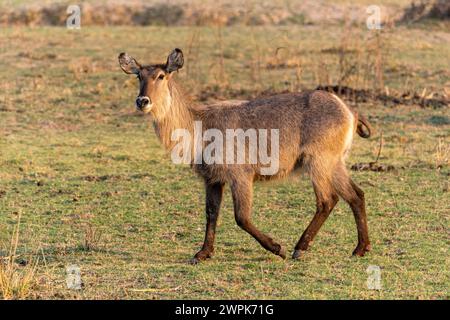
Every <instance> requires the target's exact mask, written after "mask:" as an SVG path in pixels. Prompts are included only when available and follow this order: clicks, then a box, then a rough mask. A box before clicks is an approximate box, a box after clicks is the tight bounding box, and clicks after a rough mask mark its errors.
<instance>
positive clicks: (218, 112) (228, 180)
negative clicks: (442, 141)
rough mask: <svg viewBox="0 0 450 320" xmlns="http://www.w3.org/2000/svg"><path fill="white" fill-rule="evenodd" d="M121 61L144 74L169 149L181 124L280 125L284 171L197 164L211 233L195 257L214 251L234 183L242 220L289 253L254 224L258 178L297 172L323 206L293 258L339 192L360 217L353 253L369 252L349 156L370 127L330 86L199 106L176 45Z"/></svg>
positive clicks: (147, 109)
mask: <svg viewBox="0 0 450 320" xmlns="http://www.w3.org/2000/svg"><path fill="white" fill-rule="evenodd" d="M118 59H119V65H120V67H121V69H122V70H123V71H124V72H125V73H127V74H134V75H136V76H137V78H138V79H139V88H140V90H139V95H138V97H137V99H136V108H137V109H138V110H139V111H142V112H144V113H150V114H151V115H152V118H153V126H154V129H155V132H156V135H157V137H158V138H159V140H160V141H161V143H162V144H163V145H164V147H165V148H166V149H167V150H169V151H171V150H172V149H173V148H174V145H175V142H174V141H172V139H171V133H172V132H173V131H174V130H176V129H178V128H183V129H186V130H188V131H189V132H192V131H193V123H194V121H201V122H202V125H203V129H202V130H207V129H216V130H219V131H220V132H225V131H226V130H227V129H228V128H242V129H244V130H246V129H250V128H263V129H278V130H279V151H278V152H279V153H278V155H279V170H278V171H277V172H276V173H274V174H272V175H262V174H261V167H262V164H261V163H260V162H258V163H256V164H250V163H243V164H242V163H241V164H215V163H213V164H207V163H205V162H204V161H200V163H191V167H192V168H193V170H194V171H195V172H196V173H197V174H198V175H199V176H200V177H201V178H203V180H204V185H205V190H206V231H205V238H204V242H203V246H202V248H201V249H200V251H198V252H197V253H196V254H195V256H194V258H193V259H192V260H191V262H192V263H194V264H196V263H198V262H200V261H203V260H206V259H208V258H211V257H212V255H213V252H214V239H215V233H216V224H217V219H218V217H219V211H220V207H221V202H222V196H223V191H224V186H225V185H226V184H228V185H229V186H230V188H231V194H232V199H233V206H234V216H235V220H236V223H237V225H238V226H239V227H240V228H242V229H243V230H245V231H246V232H247V233H249V234H250V235H251V236H253V237H254V238H255V239H256V240H257V241H258V242H259V243H260V244H261V246H262V247H264V248H265V249H266V250H268V251H270V252H272V253H273V254H275V255H278V256H280V257H281V258H283V259H285V258H286V250H285V248H284V247H283V246H282V245H281V244H279V243H278V242H276V241H275V240H273V239H272V238H271V237H270V236H268V235H267V234H265V233H263V232H261V231H260V230H259V229H257V228H256V227H255V225H254V224H253V223H252V220H251V212H252V198H253V184H254V182H255V181H258V180H272V179H280V178H284V177H286V176H287V175H288V174H290V173H291V172H294V171H299V170H300V171H301V172H304V173H306V174H307V175H308V176H309V178H310V179H311V182H312V185H313V188H314V193H315V196H316V207H317V209H316V213H315V215H314V217H313V219H312V221H311V222H310V224H309V225H308V227H307V228H306V230H305V231H304V232H303V234H302V235H301V237H300V239H299V240H298V242H297V245H296V246H295V249H294V252H293V254H292V258H293V259H298V258H299V257H301V256H302V254H303V253H304V252H305V251H306V250H307V249H308V248H309V246H310V243H311V242H312V241H313V239H314V237H315V236H316V234H317V232H318V231H319V229H320V227H321V226H322V225H323V223H324V222H325V220H326V219H327V218H328V216H329V215H330V213H331V211H332V210H333V208H334V207H335V205H336V203H337V202H338V200H339V198H342V199H343V200H345V201H346V202H347V203H348V204H349V206H350V208H351V210H352V211H353V215H354V218H355V222H356V227H357V235H358V244H357V246H356V248H355V249H354V251H353V255H356V256H364V254H365V253H366V252H367V251H370V249H371V245H370V241H369V235H368V229H367V217H366V208H365V200H364V192H363V191H362V190H361V189H360V188H359V187H358V186H357V185H356V184H355V183H354V182H353V181H352V179H351V178H350V176H349V174H348V172H347V170H346V167H345V159H346V156H347V155H348V153H349V151H350V147H351V144H352V140H353V137H354V135H355V133H358V135H359V136H361V137H363V138H368V137H369V136H370V135H371V126H370V124H369V123H368V121H367V120H366V119H365V118H364V117H362V116H360V115H358V114H357V113H356V112H355V111H352V110H351V109H350V108H349V107H348V106H347V105H346V104H345V103H344V102H343V101H342V100H341V99H340V98H338V97H337V96H336V95H334V94H332V93H329V92H327V91H320V90H313V91H305V92H296V93H285V94H277V95H273V96H269V97H261V98H257V99H255V100H251V101H241V102H224V103H222V104H221V103H219V104H215V105H207V106H199V105H195V104H193V103H191V102H190V101H189V100H188V99H187V98H186V97H185V95H184V93H183V91H182V90H181V88H180V87H179V85H178V84H177V83H176V82H175V79H174V74H175V71H178V70H180V69H181V68H182V67H183V64H184V57H183V53H182V51H181V50H180V49H178V48H177V49H174V50H173V51H172V52H171V53H170V54H169V56H168V57H167V61H166V63H163V64H152V65H141V64H139V63H138V62H137V61H136V60H135V59H134V58H133V57H131V56H130V55H128V54H127V53H121V54H120V55H119V57H118Z"/></svg>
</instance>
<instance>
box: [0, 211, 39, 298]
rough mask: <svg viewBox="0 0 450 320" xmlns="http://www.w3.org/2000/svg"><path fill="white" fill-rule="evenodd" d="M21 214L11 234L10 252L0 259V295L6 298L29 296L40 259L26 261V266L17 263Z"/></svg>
mask: <svg viewBox="0 0 450 320" xmlns="http://www.w3.org/2000/svg"><path fill="white" fill-rule="evenodd" d="M21 216H22V215H21V212H20V211H19V213H18V216H17V224H16V226H15V227H14V230H13V233H12V236H11V243H10V247H9V254H8V256H6V257H2V260H0V295H1V298H2V299H4V300H10V299H24V298H27V297H28V295H29V294H30V291H31V289H32V287H33V285H34V284H35V273H36V268H37V265H38V261H36V262H33V261H31V260H30V261H26V262H25V266H20V265H19V264H18V263H16V258H17V256H16V254H17V246H18V244H19V230H20V219H21Z"/></svg>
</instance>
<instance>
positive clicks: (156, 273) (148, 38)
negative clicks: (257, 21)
mask: <svg viewBox="0 0 450 320" xmlns="http://www.w3.org/2000/svg"><path fill="white" fill-rule="evenodd" d="M222 31H223V39H222V41H223V45H224V52H223V55H224V57H225V75H223V74H222V75H221V74H220V73H219V71H218V70H217V68H216V64H217V61H218V59H219V58H218V57H219V55H220V52H219V51H218V50H217V43H218V41H219V40H218V38H217V30H214V29H210V28H158V27H151V28H126V27H123V28H122V27H121V28H82V29H81V30H80V31H68V30H65V29H61V28H39V29H29V28H16V29H13V28H4V29H2V33H1V34H0V42H2V43H8V46H1V47H0V59H1V60H2V62H3V63H2V65H3V67H2V68H0V78H1V79H2V82H1V83H0V243H2V244H5V245H4V246H2V247H0V248H1V249H0V250H1V251H0V252H1V254H2V255H3V254H6V244H7V243H8V241H9V239H10V235H11V232H12V230H13V228H14V222H15V220H16V216H17V212H19V211H20V212H22V230H21V242H20V247H19V254H20V258H23V259H27V257H29V256H30V255H35V256H39V257H41V259H40V261H42V262H41V263H40V265H39V266H38V269H37V271H36V274H37V275H36V277H37V279H36V280H37V281H36V284H35V286H34V287H33V292H32V295H31V296H30V298H49V299H61V298H75V299H79V298H98V299H105V298H130V299H135V298H137V299H170V298H172V299H180V298H194V299H200V298H218V299H226V298H239V299H246V298H249V299H251V298H261V299H269V298H274V299H282V298H283V299H319V298H328V299H346V298H351V299H361V298H369V299H380V298H388V299H400V298H408V299H417V298H418V299H448V298H449V293H448V288H449V285H450V279H449V275H450V274H449V252H448V248H449V242H450V241H449V237H448V230H449V216H450V215H449V212H450V203H449V201H448V199H449V183H448V178H449V167H448V161H449V142H450V139H449V136H450V125H449V123H448V108H442V109H423V108H420V107H417V106H397V107H385V106H382V105H380V104H379V103H378V102H370V103H365V104H360V105H359V106H356V108H357V109H358V110H359V111H360V112H362V113H363V114H365V115H367V116H368V117H369V119H370V121H371V122H372V123H373V124H374V126H375V128H376V131H377V134H376V135H375V137H374V138H373V139H370V140H363V139H360V138H356V139H355V143H354V146H353V150H352V154H351V156H350V158H349V160H348V163H349V164H353V163H355V162H368V161H373V160H374V158H375V156H376V152H377V149H378V137H379V133H380V132H381V131H382V132H383V136H384V147H383V150H382V156H381V159H380V161H381V162H382V163H384V164H390V165H394V166H395V167H396V170H395V171H390V172H380V173H376V172H352V176H353V177H354V180H355V181H357V182H358V183H359V184H360V185H361V187H362V188H363V189H364V190H365V192H366V196H367V210H368V214H369V228H370V234H371V237H372V242H373V251H372V252H371V253H370V254H368V255H367V256H366V257H363V258H352V257H350V254H351V252H352V250H353V249H354V246H355V245H356V227H355V224H354V221H353V216H352V214H351V212H350V210H349V208H348V207H347V206H346V205H345V204H344V203H343V202H342V201H341V202H340V203H339V204H338V206H337V208H336V209H335V211H333V213H332V214H331V216H330V218H329V219H328V221H327V222H326V223H325V225H324V227H323V228H322V229H321V231H320V232H319V234H318V236H317V239H316V241H315V242H314V244H313V245H312V247H311V250H310V251H309V252H308V253H307V254H306V255H305V256H304V257H303V258H302V259H301V260H299V261H292V260H289V259H288V260H286V261H283V260H281V259H279V258H278V257H276V256H273V255H271V254H269V253H267V252H266V251H265V250H264V249H262V248H261V247H260V246H259V244H258V243H256V241H255V240H254V239H253V238H251V237H250V236H249V235H247V234H246V233H245V232H243V231H242V230H240V229H239V228H238V227H237V226H236V224H235V222H234V218H233V212H232V203H231V199H230V198H231V196H230V192H229V191H228V190H227V191H226V194H225V202H224V205H223V210H222V214H221V217H220V221H219V226H218V232H217V242H216V254H215V256H214V258H213V259H212V260H211V261H208V262H206V263H203V264H200V265H197V266H191V265H188V264H187V261H188V260H189V259H190V258H191V257H192V256H193V254H194V253H195V252H196V251H197V250H198V249H199V248H200V246H201V243H202V240H203V228H204V208H203V203H204V199H203V197H204V194H203V189H202V188H203V187H202V183H201V181H199V180H198V179H197V178H196V177H195V176H194V175H193V174H192V173H191V172H190V169H189V168H187V167H183V166H178V165H174V164H172V163H171V161H170V156H169V155H167V154H166V153H165V152H164V151H163V149H162V147H161V146H159V143H158V141H157V139H156V137H155V135H154V133H153V129H152V127H151V125H150V119H149V118H147V117H143V116H141V115H139V114H137V113H136V112H135V111H134V107H133V101H134V97H135V95H136V92H137V84H136V81H135V80H134V79H133V78H131V77H127V76H126V75H124V74H123V73H122V71H121V70H120V69H119V67H118V64H117V55H118V53H119V52H121V51H125V50H126V51H128V52H129V53H130V54H132V55H133V56H135V57H136V58H137V59H138V60H140V61H142V62H144V63H146V62H154V61H164V60H165V57H166V56H167V54H168V53H169V52H170V50H171V49H172V48H174V47H181V48H183V49H184V51H185V54H186V63H187V65H186V68H184V70H182V71H181V72H180V73H179V74H178V75H177V76H178V78H179V80H180V82H182V83H183V84H184V86H185V87H186V88H187V89H189V92H191V93H192V95H193V96H194V97H196V96H199V95H201V94H202V93H203V94H204V93H209V92H211V91H214V90H216V91H217V96H219V97H220V96H224V97H229V96H230V95H233V94H234V95H238V96H239V97H241V98H242V97H245V95H246V94H248V95H254V94H256V93H255V92H257V91H258V90H265V89H266V88H274V89H275V90H285V89H290V88H291V84H292V83H293V82H294V81H295V70H294V68H284V69H280V68H276V69H273V70H272V69H266V68H264V67H261V68H260V75H259V76H258V74H257V73H256V75H255V65H254V64H253V62H252V61H254V58H255V57H256V56H259V57H260V61H261V65H262V66H264V65H265V62H266V61H268V60H269V59H270V58H271V57H272V56H273V50H274V49H275V48H276V47H278V46H287V47H288V48H290V49H292V52H293V53H292V55H296V54H299V55H300V57H301V60H302V66H303V72H302V78H301V83H300V87H302V88H312V87H314V86H315V85H316V84H317V83H316V82H315V78H314V69H315V67H316V65H317V63H318V60H320V61H321V62H323V61H324V62H326V63H328V64H329V66H330V74H331V77H332V78H333V77H335V76H336V74H335V70H336V68H334V67H333V66H332V65H333V63H336V62H337V61H338V57H337V55H333V54H326V53H321V50H323V49H327V48H331V47H336V46H338V45H339V41H340V40H339V39H340V33H339V31H336V27H330V28H326V27H323V28H322V27H321V28H315V27H308V28H302V27H288V28H287V27H286V28H284V27H261V28H244V27H239V28H238V27H233V28H225V29H223V30H222ZM195 32H196V33H197V34H198V35H199V39H200V40H199V41H197V42H195V43H194V44H193V46H192V48H191V49H189V43H190V42H191V38H192V36H193V34H194V33H195ZM442 33H443V34H444V35H445V36H447V37H448V33H444V32H442ZM389 37H390V38H389V40H390V41H393V42H394V41H395V43H396V45H395V46H394V47H392V48H391V49H390V53H389V56H388V59H387V62H386V64H387V65H386V66H385V68H386V69H388V68H389V67H392V66H401V68H400V70H399V71H398V72H395V71H394V72H393V73H392V74H391V75H390V76H389V77H388V78H387V79H386V82H387V85H388V86H389V87H391V88H395V89H397V90H401V89H402V88H403V86H404V79H403V78H402V77H403V76H402V71H405V70H406V71H408V70H410V68H413V67H414V68H415V69H414V70H415V72H419V73H420V74H424V75H425V76H420V77H418V76H412V79H413V80H414V84H413V86H414V88H420V89H423V88H425V87H426V88H429V90H436V91H442V90H443V88H444V87H445V86H446V85H447V86H448V83H446V81H447V82H448V80H446V78H445V73H444V74H442V73H441V74H440V75H438V76H435V75H430V77H429V78H427V76H426V71H429V70H434V71H439V70H444V71H445V70H446V69H447V67H448V66H447V63H448V56H449V52H450V46H449V44H448V42H447V43H445V42H440V41H437V40H436V41H435V40H433V39H430V38H429V35H428V33H427V32H426V31H422V30H419V29H396V30H395V31H394V32H393V34H392V35H390V36H389ZM258 52H259V53H258ZM257 53H258V54H257ZM188 70H189V71H188ZM188 72H189V73H188ZM222 76H225V78H226V80H227V81H224V80H223V79H222V80H221V77H222ZM255 79H256V80H255ZM447 79H448V78H447ZM227 82H228V83H227ZM286 82H289V83H291V84H286ZM239 92H241V93H239ZM255 194H256V196H255V203H254V213H253V217H254V222H255V224H256V225H257V226H258V227H259V228H260V229H261V230H263V231H264V232H267V233H270V234H271V235H273V237H274V238H275V239H277V240H279V241H280V242H281V243H283V244H284V245H285V246H286V247H287V248H289V249H291V250H292V249H293V247H294V245H295V243H296V241H297V240H298V238H299V237H300V235H301V233H302V232H303V231H304V229H305V228H306V226H307V225H308V223H309V221H310V220H311V218H312V215H313V213H314V211H315V208H314V205H315V201H314V195H313V192H312V188H311V187H310V184H309V183H308V181H306V179H298V178H292V179H289V180H286V181H282V182H279V183H267V184H258V185H257V186H256V190H255ZM87 225H88V226H90V227H91V228H95V230H97V232H99V233H101V235H102V236H101V238H100V240H99V241H98V243H96V244H95V246H94V248H93V249H92V250H86V248H84V247H83V243H84V239H85V236H86V226H87ZM70 264H76V265H78V266H80V268H81V272H82V278H83V281H84V284H85V287H84V289H83V290H82V291H72V290H68V289H67V288H66V284H65V267H66V266H67V265H70ZM369 265H378V266H380V267H381V270H382V275H381V277H382V285H383V288H382V290H380V291H373V290H368V289H367V287H366V280H367V273H366V269H367V267H368V266H369ZM139 290H141V291H139Z"/></svg>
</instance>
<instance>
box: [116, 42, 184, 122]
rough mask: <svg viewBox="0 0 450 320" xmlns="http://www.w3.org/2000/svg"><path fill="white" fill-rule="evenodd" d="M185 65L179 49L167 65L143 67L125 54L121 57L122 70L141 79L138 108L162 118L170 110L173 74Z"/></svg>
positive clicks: (172, 54) (137, 101)
mask: <svg viewBox="0 0 450 320" xmlns="http://www.w3.org/2000/svg"><path fill="white" fill-rule="evenodd" d="M183 64H184V58H183V52H182V51H181V50H180V49H178V48H177V49H174V50H173V51H172V52H171V53H170V54H169V56H168V57H167V62H166V63H165V64H154V65H147V66H143V65H141V64H139V63H138V62H137V61H136V59H134V58H133V57H131V56H130V55H128V54H127V53H125V52H123V53H121V54H120V55H119V65H120V67H121V68H122V70H123V71H124V72H125V73H127V74H134V75H136V76H137V78H138V79H139V95H138V96H137V98H136V108H137V109H138V110H139V111H142V112H144V113H148V112H152V113H153V115H154V116H156V117H158V116H160V117H162V116H163V115H164V114H165V113H166V112H167V111H168V109H169V108H170V104H171V94H170V80H171V77H172V75H173V72H174V71H177V70H179V69H181V68H182V67H183Z"/></svg>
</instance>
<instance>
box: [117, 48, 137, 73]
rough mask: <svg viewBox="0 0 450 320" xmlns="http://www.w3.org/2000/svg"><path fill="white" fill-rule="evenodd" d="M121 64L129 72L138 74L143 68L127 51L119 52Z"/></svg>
mask: <svg viewBox="0 0 450 320" xmlns="http://www.w3.org/2000/svg"><path fill="white" fill-rule="evenodd" d="M119 65H120V67H121V68H122V70H123V71H124V72H125V73H128V74H138V73H139V70H140V69H141V65H140V64H139V63H138V62H137V61H136V60H135V59H134V58H133V57H132V56H130V55H128V53H125V52H122V53H121V54H119Z"/></svg>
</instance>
